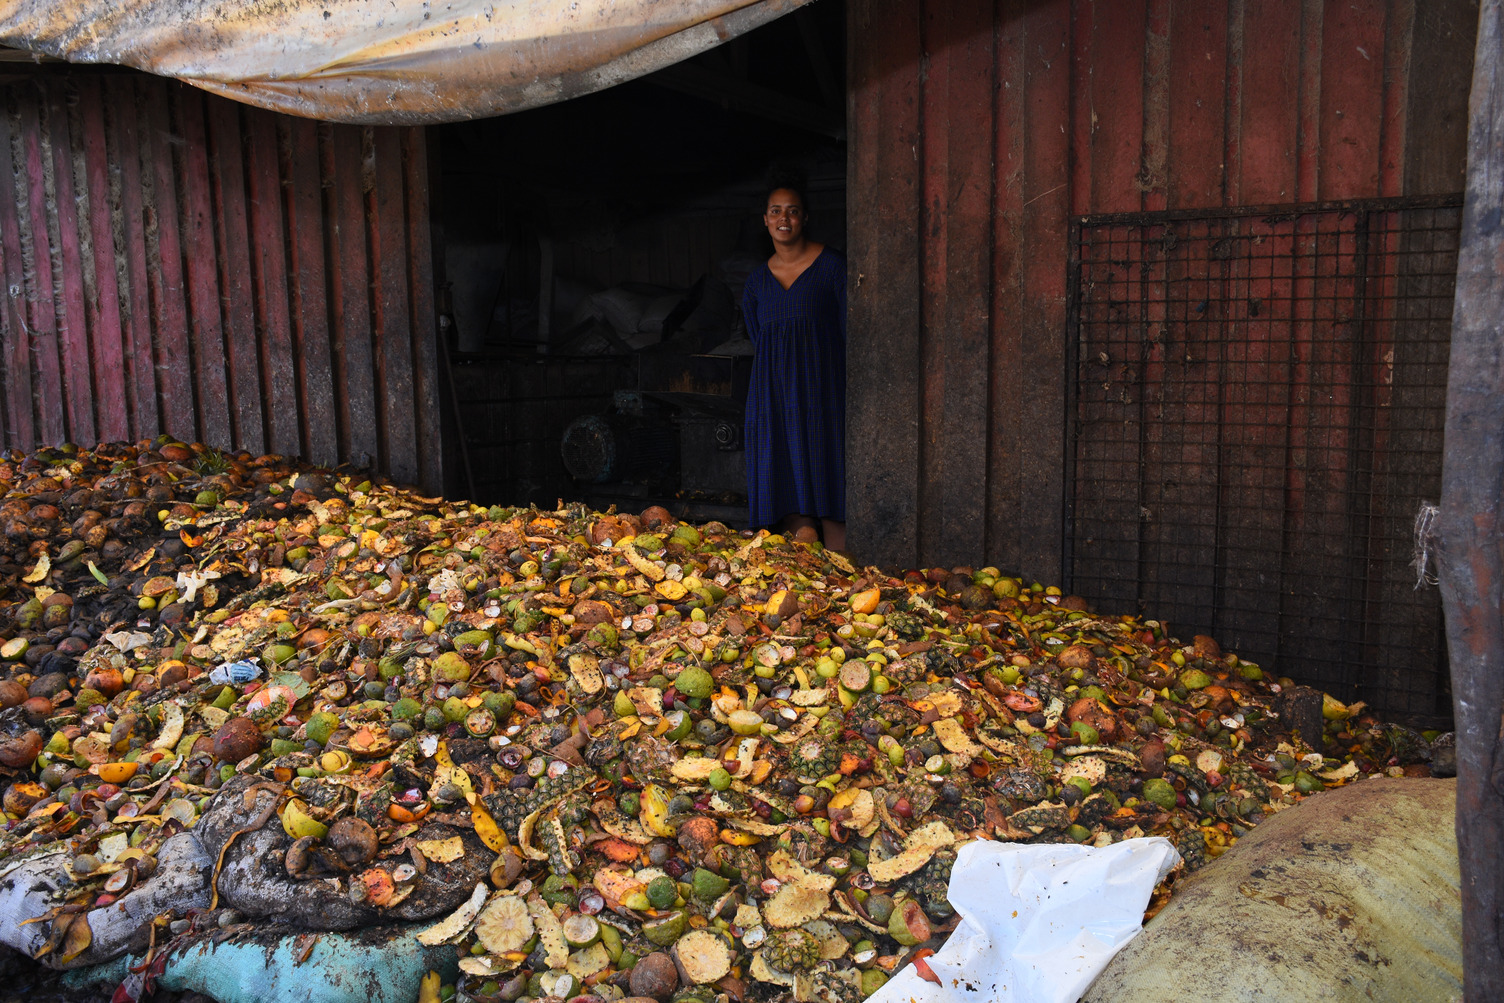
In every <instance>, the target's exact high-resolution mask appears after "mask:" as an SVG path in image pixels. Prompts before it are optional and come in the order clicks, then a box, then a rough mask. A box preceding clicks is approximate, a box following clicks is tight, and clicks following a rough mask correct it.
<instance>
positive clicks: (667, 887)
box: [647, 876, 679, 909]
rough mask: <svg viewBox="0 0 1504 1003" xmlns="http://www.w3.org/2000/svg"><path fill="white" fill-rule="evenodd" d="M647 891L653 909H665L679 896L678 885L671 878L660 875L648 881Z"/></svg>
mask: <svg viewBox="0 0 1504 1003" xmlns="http://www.w3.org/2000/svg"><path fill="white" fill-rule="evenodd" d="M647 893H648V901H649V902H651V903H652V904H653V908H654V909H667V908H668V907H669V906H671V905H673V904H674V899H676V898H678V897H679V886H678V885H677V884H675V883H674V879H673V878H670V877H667V876H660V877H656V878H654V879H653V880H652V881H649V882H648V887H647Z"/></svg>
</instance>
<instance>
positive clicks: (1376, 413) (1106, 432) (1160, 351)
mask: <svg viewBox="0 0 1504 1003" xmlns="http://www.w3.org/2000/svg"><path fill="white" fill-rule="evenodd" d="M1461 201H1462V200H1461V196H1460V195H1459V196H1448V197H1442V198H1429V199H1377V200H1365V201H1351V202H1340V203H1323V204H1315V205H1302V206H1276V207H1254V208H1239V209H1229V210H1207V211H1171V212H1159V213H1132V214H1113V215H1102V216H1086V217H1077V218H1076V219H1074V220H1073V221H1072V227H1071V233H1070V266H1069V267H1070V273H1069V282H1070V285H1069V289H1068V295H1069V306H1068V323H1069V325H1070V329H1069V332H1068V335H1069V338H1070V344H1072V345H1073V346H1074V348H1075V351H1074V353H1073V358H1072V360H1071V361H1070V363H1069V365H1070V371H1069V373H1068V379H1067V387H1068V388H1069V394H1070V398H1069V400H1068V402H1067V404H1068V408H1067V413H1068V415H1069V420H1070V428H1069V429H1068V432H1069V434H1068V437H1067V456H1066V462H1067V464H1068V468H1069V469H1068V472H1067V499H1066V519H1065V525H1066V534H1067V539H1066V541H1065V542H1066V573H1067V581H1068V582H1069V584H1070V587H1071V589H1072V590H1073V591H1075V592H1076V593H1078V594H1080V595H1082V596H1085V597H1086V598H1088V599H1090V600H1092V601H1093V602H1094V603H1096V604H1097V605H1098V607H1099V608H1100V609H1102V610H1104V611H1113V610H1117V611H1121V612H1135V613H1142V614H1143V615H1146V616H1150V617H1155V618H1158V619H1160V620H1162V621H1166V622H1168V623H1169V624H1170V626H1171V629H1172V630H1173V631H1174V632H1175V633H1176V634H1178V635H1179V636H1181V637H1183V638H1186V639H1189V637H1190V636H1191V635H1192V634H1197V633H1207V634H1212V635H1213V636H1215V637H1217V638H1218V639H1219V640H1220V641H1221V642H1222V643H1223V645H1224V647H1226V648H1227V649H1228V650H1233V651H1237V652H1238V653H1239V654H1240V655H1242V656H1243V657H1244V658H1248V659H1251V660H1254V661H1258V662H1259V663H1260V664H1262V665H1263V666H1264V667H1265V669H1266V670H1267V671H1272V672H1273V673H1275V674H1277V675H1281V676H1290V677H1292V678H1294V679H1296V680H1297V681H1300V682H1305V683H1309V684H1312V685H1317V686H1320V687H1322V688H1324V689H1326V690H1328V691H1329V692H1331V693H1333V695H1335V696H1338V697H1339V698H1343V699H1349V700H1351V699H1363V700H1366V701H1367V702H1368V703H1369V704H1370V705H1371V706H1373V707H1375V708H1376V709H1379V710H1381V711H1383V712H1384V713H1386V714H1388V715H1389V716H1391V717H1394V718H1397V719H1402V720H1408V721H1411V722H1412V723H1415V724H1418V725H1422V726H1426V725H1431V726H1442V725H1445V724H1446V722H1447V721H1448V720H1449V717H1450V712H1451V701H1450V695H1449V693H1448V690H1447V683H1448V675H1447V662H1446V653H1445V637H1444V633H1443V628H1442V620H1441V603H1440V598H1439V596H1438V595H1437V592H1436V590H1435V589H1434V588H1433V587H1430V586H1423V587H1422V588H1420V589H1418V590H1417V589H1416V587H1415V585H1416V579H1415V572H1414V571H1413V569H1412V567H1411V560H1412V550H1413V542H1412V526H1413V522H1414V519H1415V515H1416V512H1417V509H1418V508H1419V506H1420V505H1421V503H1422V502H1423V501H1425V500H1428V499H1429V500H1432V501H1434V500H1435V499H1436V498H1437V496H1438V493H1439V490H1440V483H1441V458H1442V429H1443V424H1444V420H1445V409H1446V376H1447V357H1448V348H1449V341H1450V333H1451V318H1452V296H1453V286H1454V282H1455V277H1456V262H1457V247H1458V230H1459V226H1460V219H1461Z"/></svg>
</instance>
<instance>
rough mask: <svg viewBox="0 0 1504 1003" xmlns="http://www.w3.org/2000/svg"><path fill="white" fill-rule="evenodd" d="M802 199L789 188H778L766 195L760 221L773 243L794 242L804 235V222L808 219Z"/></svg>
mask: <svg viewBox="0 0 1504 1003" xmlns="http://www.w3.org/2000/svg"><path fill="white" fill-rule="evenodd" d="M808 218H809V217H808V215H807V214H806V213H805V210H804V200H803V199H801V198H800V197H799V193H798V192H796V191H794V190H792V189H790V188H779V189H777V190H775V191H774V192H772V193H771V194H770V195H769V196H768V207H767V209H765V210H764V211H763V214H762V222H763V225H764V226H766V227H767V228H768V235H769V236H771V237H772V238H773V243H775V244H796V243H798V242H799V241H800V240H801V239H802V238H803V236H804V224H805V221H806V220H807V219H808Z"/></svg>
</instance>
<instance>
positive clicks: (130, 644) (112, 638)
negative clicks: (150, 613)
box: [104, 630, 151, 653]
mask: <svg viewBox="0 0 1504 1003" xmlns="http://www.w3.org/2000/svg"><path fill="white" fill-rule="evenodd" d="M104 639H105V640H106V641H109V642H110V643H111V644H113V645H114V646H115V647H117V648H119V649H120V650H121V651H123V652H126V653H129V652H132V651H135V650H136V649H137V648H140V647H142V646H144V645H148V644H150V643H151V635H150V634H147V633H144V632H142V631H139V630H138V631H135V632H133V633H128V632H126V631H123V630H117V631H115V632H114V633H110V634H106V635H104Z"/></svg>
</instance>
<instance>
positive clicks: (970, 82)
mask: <svg viewBox="0 0 1504 1003" xmlns="http://www.w3.org/2000/svg"><path fill="white" fill-rule="evenodd" d="M848 23H849V30H850V39H849V46H848V51H849V53H850V56H849V60H850V61H849V76H850V90H849V100H850V105H849V120H850V130H851V136H852V140H851V146H850V188H849V192H848V200H849V205H850V207H851V209H850V214H849V217H848V220H849V223H848V227H849V244H850V262H851V282H852V292H851V318H850V320H851V324H850V330H851V332H852V341H853V350H854V354H853V363H852V366H851V370H850V385H849V391H848V407H849V420H848V429H849V431H848V451H849V453H848V456H849V458H848V495H849V498H850V501H849V506H850V512H849V514H848V518H849V521H850V524H851V537H850V540H851V546H852V549H853V550H854V551H855V552H856V556H858V557H860V558H862V559H864V560H872V561H877V562H881V563H889V564H902V565H907V566H912V565H916V564H920V565H930V564H944V565H952V564H959V563H969V564H979V563H983V562H987V563H994V564H997V565H998V566H1000V567H1004V568H1008V569H1012V570H1017V571H1020V572H1022V573H1024V574H1026V575H1031V576H1037V577H1039V578H1041V579H1043V580H1046V581H1059V580H1060V579H1061V575H1062V572H1063V570H1064V569H1063V568H1062V549H1061V548H1062V542H1063V539H1064V521H1063V500H1064V497H1065V484H1064V480H1063V478H1064V476H1065V461H1064V458H1065V455H1066V449H1065V434H1066V433H1065V430H1066V393H1065V386H1066V367H1067V361H1068V360H1067V345H1066V304H1067V288H1066V275H1067V267H1066V266H1067V253H1068V248H1067V245H1068V229H1069V223H1070V219H1071V217H1072V216H1075V215H1079V214H1087V213H1103V212H1123V211H1143V210H1156V209H1176V208H1193V207H1220V206H1236V205H1256V204H1269V203H1296V202H1311V201H1317V200H1329V199H1340V198H1362V197H1374V196H1381V195H1401V194H1405V195H1419V194H1431V193H1444V192H1455V191H1458V190H1460V187H1461V184H1462V170H1463V166H1464V139H1465V120H1466V109H1467V93H1468V81H1469V79H1470V75H1471V66H1472V39H1473V35H1474V32H1475V30H1476V25H1477V4H1476V3H1475V2H1472V0H1340V2H1335V0H1334V2H1323V0H1096V2H1093V0H997V2H995V3H954V2H950V0H851V2H850V7H849V18H848Z"/></svg>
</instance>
